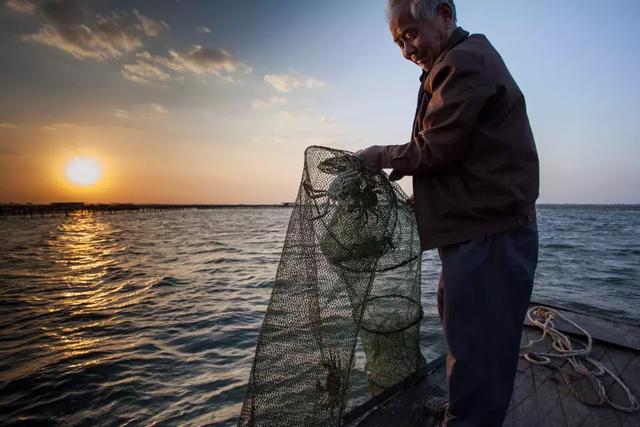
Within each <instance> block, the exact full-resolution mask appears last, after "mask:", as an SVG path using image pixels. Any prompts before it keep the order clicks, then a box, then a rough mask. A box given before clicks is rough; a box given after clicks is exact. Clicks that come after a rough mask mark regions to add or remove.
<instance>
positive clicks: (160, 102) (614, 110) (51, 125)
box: [0, 0, 640, 203]
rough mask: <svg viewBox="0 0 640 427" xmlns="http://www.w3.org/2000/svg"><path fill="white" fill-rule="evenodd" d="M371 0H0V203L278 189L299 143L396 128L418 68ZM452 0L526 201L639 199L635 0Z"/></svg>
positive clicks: (409, 107)
mask: <svg viewBox="0 0 640 427" xmlns="http://www.w3.org/2000/svg"><path fill="white" fill-rule="evenodd" d="M384 5H385V0H323V1H306V0H287V1H285V0H269V1H265V0H181V1H176V0H131V1H126V2H124V1H113V0H94V1H80V0H61V1H53V0H49V1H41V0H0V56H1V57H2V71H1V72H0V93H2V96H1V97H0V202H50V201H63V200H67V201H68V200H84V201H87V202H139V203H145V202H158V203H280V202H283V201H290V200H293V199H294V198H295V194H296V190H297V187H298V184H299V179H300V173H301V169H302V154H303V151H304V149H305V147H307V146H309V145H313V144H320V145H327V146H332V147H337V148H343V149H347V150H357V149H361V148H365V147H367V146H369V145H373V144H399V143H404V142H406V141H407V140H408V137H409V133H410V126H411V122H412V119H413V112H414V109H415V98H416V92H417V84H418V77H419V74H420V70H418V69H417V67H415V66H414V65H412V64H410V63H408V62H406V61H404V60H403V59H402V57H401V56H400V53H399V51H398V49H397V48H396V47H395V46H394V44H393V43H392V41H391V37H390V36H389V34H388V30H387V25H386V22H385V14H384ZM457 5H458V15H459V24H460V25H461V26H462V27H463V28H465V29H467V30H468V31H471V32H479V33H484V34H486V35H487V36H488V37H489V39H490V40H491V41H492V43H493V44H494V45H495V46H496V47H497V49H498V50H499V51H500V52H501V54H502V56H503V58H504V59H505V62H506V63H507V65H508V66H509V68H510V70H511V72H512V74H513V75H514V77H515V78H516V80H517V81H518V83H519V85H520V87H521V89H522V90H523V92H524V93H525V96H526V98H527V102H528V107H529V115H530V119H531V122H532V126H533V129H534V134H535V136H536V141H537V144H538V150H539V154H540V159H541V173H542V186H541V198H540V201H541V202H551V203H555V202H560V203H564V202H578V203H588V202H593V203H640V166H639V164H640V138H639V136H640V125H639V123H640V82H639V79H640V77H639V76H640V55H639V54H638V45H640V30H639V28H640V27H639V26H638V25H637V22H636V21H637V18H638V17H639V16H640V2H638V1H637V0H619V1H617V2H615V6H614V5H604V4H603V3H602V2H600V1H596V0H580V1H579V0H574V1H569V0H565V1H562V2H558V1H555V0H540V1H535V2H532V1H530V0H511V1H508V2H505V1H503V0H486V1H482V2H479V1H477V0H458V1H457ZM78 157H82V158H91V159H95V160H96V161H97V162H98V163H99V164H100V167H101V169H102V177H101V179H100V180H99V181H98V182H97V183H96V184H95V185H89V186H85V187H82V186H78V185H76V184H73V183H72V182H70V181H69V178H68V177H67V176H66V175H65V171H66V169H65V167H66V166H67V165H68V164H69V162H70V161H71V160H72V159H74V158H78ZM403 185H404V186H405V188H406V189H407V190H408V191H410V185H409V183H408V182H405V183H404V184H403Z"/></svg>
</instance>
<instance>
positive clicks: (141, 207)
mask: <svg viewBox="0 0 640 427" xmlns="http://www.w3.org/2000/svg"><path fill="white" fill-rule="evenodd" d="M294 206H295V203H294V202H283V203H279V204H162V203H148V204H138V203H84V202H55V203H49V204H30V203H26V204H18V203H9V204H0V216H14V215H22V216H34V215H40V216H48V215H56V214H69V213H72V212H76V211H87V212H103V213H116V212H131V211H157V210H184V209H201V210H206V209H256V208H292V207H294ZM536 207H538V208H552V209H570V208H598V207H602V208H614V209H616V208H618V209H638V210H640V204H624V203H617V204H591V203H584V204H582V203H540V204H537V205H536Z"/></svg>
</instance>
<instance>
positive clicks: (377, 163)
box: [357, 145, 384, 172]
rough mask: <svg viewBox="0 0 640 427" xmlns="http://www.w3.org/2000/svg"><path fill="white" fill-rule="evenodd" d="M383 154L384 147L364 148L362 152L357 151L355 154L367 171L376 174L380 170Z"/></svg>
mask: <svg viewBox="0 0 640 427" xmlns="http://www.w3.org/2000/svg"><path fill="white" fill-rule="evenodd" d="M383 152H384V147H383V146H382V145H373V146H371V147H369V148H365V149H364V150H362V151H358V153H357V154H358V157H360V159H362V161H363V162H364V164H365V165H367V167H368V168H369V169H371V170H373V171H376V172H378V171H379V170H381V169H382V153H383Z"/></svg>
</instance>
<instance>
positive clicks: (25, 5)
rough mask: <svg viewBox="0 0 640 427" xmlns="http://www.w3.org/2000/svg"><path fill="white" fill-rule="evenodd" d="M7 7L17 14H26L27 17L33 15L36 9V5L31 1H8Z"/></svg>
mask: <svg viewBox="0 0 640 427" xmlns="http://www.w3.org/2000/svg"><path fill="white" fill-rule="evenodd" d="M5 5H6V6H7V7H8V8H9V9H11V10H13V11H14V12H17V13H24V14H26V15H33V12H34V11H35V9H36V5H35V4H33V3H32V2H30V1H29V0H7V1H6V2H5Z"/></svg>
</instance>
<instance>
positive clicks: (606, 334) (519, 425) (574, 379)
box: [344, 304, 640, 427]
mask: <svg viewBox="0 0 640 427" xmlns="http://www.w3.org/2000/svg"><path fill="white" fill-rule="evenodd" d="M536 305H539V304H536ZM554 309H555V310H557V311H559V312H560V313H562V314H565V315H567V316H568V317H570V318H571V319H572V320H574V321H576V322H577V323H578V324H579V325H580V326H582V327H583V328H585V329H586V330H587V331H588V332H589V333H590V334H591V335H592V337H593V338H594V341H593V350H592V352H591V357H592V358H594V359H596V360H598V361H600V362H601V363H603V364H604V365H605V366H606V367H608V368H609V369H611V370H612V371H613V372H614V373H615V374H616V375H617V376H618V377H619V378H621V379H622V380H623V381H624V382H625V384H626V385H627V386H628V387H629V389H630V390H631V392H632V393H633V394H634V395H635V396H636V398H640V325H636V324H632V323H628V322H618V321H614V320H610V319H605V318H600V317H596V316H591V315H588V314H585V313H578V312H572V311H568V310H560V309H557V308H554ZM557 328H558V329H560V330H562V331H563V332H565V333H569V334H570V335H571V336H573V337H577V338H578V339H580V334H579V333H578V331H577V330H576V329H575V328H574V327H573V326H571V325H569V324H564V323H563V324H559V325H557ZM540 334H541V331H540V329H538V328H534V327H532V325H530V324H529V323H528V321H527V322H526V326H525V328H524V330H523V334H522V344H523V345H524V344H527V343H528V342H529V341H530V340H535V339H537V338H538V337H539V336H540ZM549 345H550V342H549V341H548V340H545V341H544V342H540V343H537V344H535V345H534V346H533V347H531V350H532V351H536V352H546V350H548V349H549V348H548V347H549ZM561 371H565V372H566V373H567V374H569V375H568V376H569V378H570V379H571V384H572V386H573V389H574V391H575V392H576V393H578V394H580V395H581V396H582V397H583V398H584V399H586V400H587V401H589V402H592V401H597V399H598V396H597V394H596V393H595V391H594V389H593V387H592V386H591V383H590V381H589V380H588V379H587V378H580V379H579V378H578V377H579V376H578V375H577V374H576V373H575V372H574V371H573V368H572V367H571V365H570V364H569V362H568V361H566V360H564V359H554V361H553V363H552V367H548V366H541V365H535V364H531V363H529V362H527V361H526V360H524V359H523V358H520V360H519V362H518V370H517V373H516V379H515V383H514V392H513V396H512V400H511V405H510V407H509V410H508V414H507V418H506V420H505V422H504V426H505V427H529V426H532V427H533V426H545V427H547V426H548V427H556V426H558V427H560V426H562V427H565V426H566V427H574V426H575V427H577V426H585V427H588V426H599V427H616V426H624V427H635V426H640V412H635V413H631V414H630V413H626V412H622V411H619V410H616V409H614V408H613V407H611V406H609V405H606V404H605V405H601V406H590V405H586V404H584V403H582V402H580V401H579V400H578V399H577V398H576V397H575V396H574V394H573V392H572V391H571V389H570V388H569V387H568V386H567V384H566V383H565V380H564V379H563V376H562V375H561V373H560V372H561ZM602 381H603V384H604V386H605V388H606V390H607V394H608V396H609V398H610V399H611V400H612V401H613V402H615V403H617V404H619V405H621V406H628V405H629V402H628V399H627V394H626V392H625V391H624V390H622V388H621V387H620V386H618V385H617V384H616V382H615V381H614V380H613V379H612V378H611V377H609V376H607V377H604V378H602ZM433 395H440V396H443V397H446V395H447V381H446V372H445V358H444V357H440V358H439V359H438V360H436V361H434V362H433V363H431V364H430V365H429V366H428V367H427V369H425V370H423V371H421V372H418V373H416V374H414V375H413V376H412V377H410V378H408V379H407V380H405V381H403V383H402V384H398V385H397V386H395V387H393V388H392V389H389V390H387V391H386V392H384V393H382V394H381V395H378V396H376V397H374V398H372V399H371V400H370V401H368V402H365V403H364V404H363V405H361V406H360V407H358V408H355V409H354V410H352V411H350V412H349V413H347V414H346V415H345V417H344V421H345V423H346V424H348V425H352V426H355V425H357V426H359V427H373V426H393V427H403V426H431V425H437V424H436V423H435V421H434V420H433V419H432V418H430V417H429V416H428V415H427V414H426V413H425V411H424V409H423V407H422V401H423V399H424V396H433Z"/></svg>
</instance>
